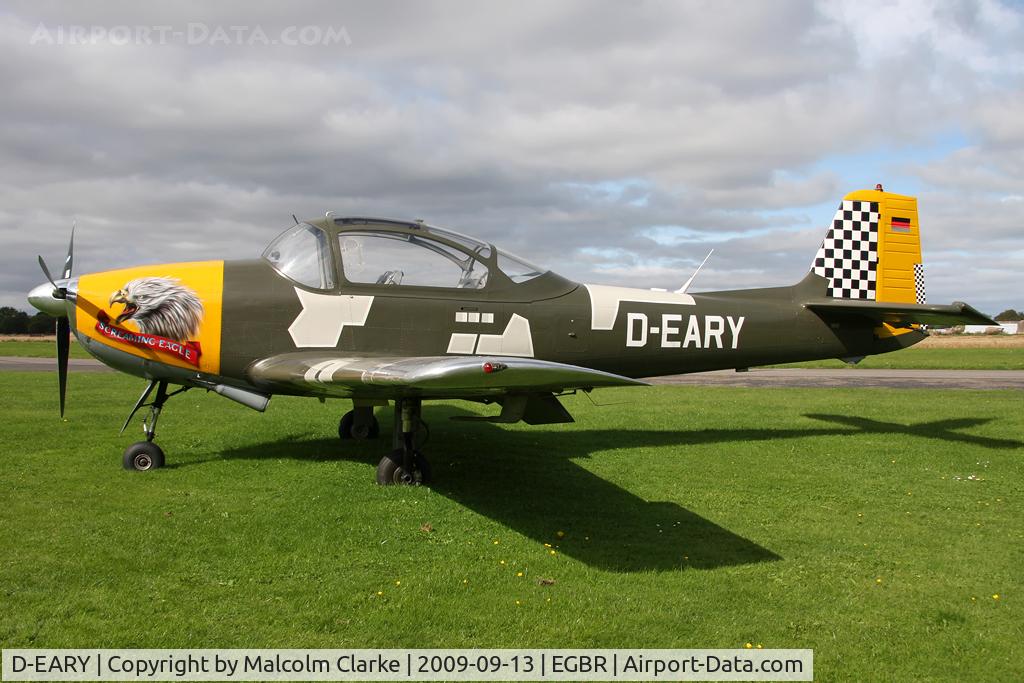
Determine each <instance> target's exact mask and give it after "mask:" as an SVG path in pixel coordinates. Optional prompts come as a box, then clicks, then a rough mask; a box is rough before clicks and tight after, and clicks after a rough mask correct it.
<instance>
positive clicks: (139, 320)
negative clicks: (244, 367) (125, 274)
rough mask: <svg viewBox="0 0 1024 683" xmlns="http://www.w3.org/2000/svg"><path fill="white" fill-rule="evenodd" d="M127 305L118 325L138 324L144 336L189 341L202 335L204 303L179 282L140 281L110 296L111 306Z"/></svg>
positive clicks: (162, 280)
mask: <svg viewBox="0 0 1024 683" xmlns="http://www.w3.org/2000/svg"><path fill="white" fill-rule="evenodd" d="M114 304H124V310H123V311H122V312H121V314H120V315H119V316H117V319H116V321H115V322H117V323H118V324H120V323H122V322H124V321H125V320H134V321H135V324H136V325H138V326H139V331H140V332H142V333H143V334H156V335H159V336H161V337H168V338H169V339H173V340H174V341H187V340H188V338H189V337H192V336H194V335H195V334H196V332H198V331H199V323H200V322H202V319H203V303H202V302H201V301H200V300H199V297H198V296H197V295H196V293H195V292H193V291H192V290H191V289H189V288H188V287H185V286H183V285H182V284H181V283H180V282H179V281H178V280H175V279H172V278H166V277H140V278H137V279H135V280H129V281H128V282H127V283H125V285H124V287H122V288H121V289H119V290H117V291H116V292H114V293H113V294H111V295H110V305H111V306H113V305H114Z"/></svg>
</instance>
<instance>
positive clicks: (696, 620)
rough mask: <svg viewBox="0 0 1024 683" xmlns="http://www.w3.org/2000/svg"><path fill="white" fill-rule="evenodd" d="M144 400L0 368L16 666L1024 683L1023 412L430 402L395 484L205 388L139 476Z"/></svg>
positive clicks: (878, 400)
mask: <svg viewBox="0 0 1024 683" xmlns="http://www.w3.org/2000/svg"><path fill="white" fill-rule="evenodd" d="M141 388H142V382H141V381H140V380H133V379H130V378H127V377H123V376H119V375H117V376H114V375H93V374H72V377H71V382H70V391H69V409H68V413H67V415H68V417H67V419H66V420H65V421H63V422H62V421H61V420H60V419H59V418H57V417H56V406H55V404H56V397H55V396H54V393H55V392H54V388H53V380H52V377H49V376H47V375H45V374H22V373H12V372H6V373H0V407H2V414H3V416H4V430H5V437H6V438H4V439H3V444H2V446H0V491H3V505H2V506H0V546H2V547H3V548H4V552H3V554H2V559H0V591H2V601H3V603H2V604H3V608H2V609H0V644H2V645H3V646H4V647H475V646H480V647H652V648H672V647H701V648H705V647H706V648H730V647H741V646H743V644H744V643H747V642H750V643H754V644H758V643H760V644H763V645H764V646H765V647H782V648H788V647H792V648H805V647H806V648H814V650H815V665H816V666H815V673H816V680H823V681H835V680H855V681H862V680H929V681H934V680H993V681H995V680H1015V679H1018V678H1019V675H1020V672H1021V671H1022V670H1024V650H1022V648H1021V647H1020V643H1021V642H1022V640H1024V610H1022V595H1024V593H1022V591H1021V588H1022V576H1024V575H1022V573H1021V567H1022V566H1024V527H1022V522H1021V520H1022V519H1024V495H1022V493H1024V492H1022V482H1024V457H1022V456H1024V436H1022V432H1024V411H1022V410H1021V407H1022V403H1021V394H1020V393H1019V392H996V391H986V392H968V391H946V392H942V391H923V390H868V389H850V390H827V389H813V390H803V389H770V390H758V389H738V388H718V387H694V388H682V387H654V388H640V389H619V390H608V391H603V392H597V393H596V394H595V396H596V398H597V401H598V403H605V404H613V405H607V406H604V407H597V406H594V405H592V404H591V403H590V402H589V401H588V400H587V399H586V398H584V397H579V398H568V399H566V404H567V407H569V409H570V410H571V411H572V412H573V413H574V415H575V416H576V418H577V424H575V425H558V426H541V427H528V426H525V425H512V426H496V425H492V424H487V423H465V422H463V423H456V422H451V421H449V420H447V419H446V418H447V417H451V416H453V415H458V414H464V413H465V412H466V411H467V410H469V408H467V405H466V404H461V403H451V404H437V405H435V404H428V405H427V407H426V409H425V412H424V416H425V418H426V419H427V420H428V421H429V422H430V425H431V427H432V438H431V439H430V441H429V443H428V444H427V445H426V447H425V449H424V450H425V451H426V452H427V453H428V455H429V456H430V457H431V460H432V463H433V466H434V471H435V476H436V483H435V485H434V486H433V487H430V488H426V487H424V488H403V487H389V488H381V487H378V486H376V485H375V484H373V483H372V482H373V477H374V465H375V463H376V461H377V460H378V459H379V457H380V455H381V453H382V452H383V450H384V448H385V445H386V444H385V442H363V443H359V442H348V443H344V444H342V443H340V442H338V440H337V439H336V436H335V434H336V424H337V423H336V420H337V418H338V416H339V414H340V413H341V412H342V411H343V410H345V409H347V404H346V403H343V402H328V403H327V405H326V406H324V405H321V404H319V403H318V402H316V401H313V400H308V399H290V398H284V397H277V398H275V399H274V400H273V401H272V402H271V406H270V408H269V410H268V412H267V413H266V414H264V415H259V414H256V413H254V412H251V411H249V410H247V409H245V408H242V407H240V406H237V405H235V404H233V403H231V402H229V401H226V400H224V399H222V398H220V397H217V396H214V395H212V394H203V393H200V392H198V391H192V392H189V393H188V394H185V395H184V396H181V397H178V398H175V399H172V401H171V403H170V404H169V406H168V409H167V410H166V412H165V414H164V416H163V417H162V418H161V424H160V438H159V439H158V441H159V442H160V444H161V445H162V446H163V447H164V449H165V451H167V454H168V462H169V466H168V467H167V468H165V469H163V470H159V471H155V472H150V473H145V474H140V473H133V472H132V473H130V472H125V471H123V470H122V469H121V467H120V456H121V451H122V450H123V448H124V447H125V446H127V445H128V443H130V442H131V441H133V440H134V439H136V438H138V436H139V431H138V426H137V425H133V426H132V427H131V431H130V434H134V435H133V436H129V435H125V436H122V437H118V436H117V429H118V427H119V425H120V422H121V420H122V419H123V416H124V415H125V414H126V413H127V411H128V409H129V408H130V406H131V404H132V402H133V401H134V399H135V397H136V394H137V392H138V391H140V390H141ZM620 402H625V403H620ZM616 403H618V405H614V404H616ZM640 406H642V407H643V410H637V408H638V407H640ZM382 416H383V417H384V419H383V420H382V422H383V427H384V430H383V431H384V432H385V433H387V429H388V427H389V425H390V419H389V418H388V417H386V413H383V414H382ZM424 524H430V525H431V527H432V531H424V530H422V529H421V527H422V525H424ZM560 532H562V533H563V534H564V536H562V535H560ZM546 544H547V545H546ZM548 545H550V546H552V547H550V548H549V547H548ZM520 573H521V574H522V575H521V576H520ZM541 578H545V579H553V580H554V584H553V585H540V584H539V580H540V579H541ZM995 595H998V596H999V597H998V599H995V598H994V597H993V596H995Z"/></svg>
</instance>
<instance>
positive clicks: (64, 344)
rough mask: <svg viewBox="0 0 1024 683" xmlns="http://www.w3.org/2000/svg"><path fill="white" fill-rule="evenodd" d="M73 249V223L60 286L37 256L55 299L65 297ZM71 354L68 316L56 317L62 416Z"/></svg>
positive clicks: (58, 379) (62, 415)
mask: <svg viewBox="0 0 1024 683" xmlns="http://www.w3.org/2000/svg"><path fill="white" fill-rule="evenodd" d="M74 251H75V224H74V223H72V225H71V241H70V242H68V256H67V258H66V259H65V260H64V272H63V275H62V277H61V280H62V281H63V282H65V286H64V287H60V286H58V285H57V283H56V282H54V280H53V276H52V275H50V269H49V268H47V267H46V261H44V260H43V257H42V256H40V257H39V267H40V268H42V269H43V275H45V276H46V279H47V280H49V282H50V284H51V285H53V298H55V299H67V298H68V288H67V285H66V282H67V280H68V279H69V278H70V277H71V269H72V265H73V263H74ZM70 355H71V321H70V320H69V319H68V316H67V315H66V314H65V315H64V316H61V317H58V318H57V385H58V386H59V387H60V416H61V417H64V402H65V396H66V395H67V389H68V357H69V356H70Z"/></svg>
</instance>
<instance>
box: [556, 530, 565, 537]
mask: <svg viewBox="0 0 1024 683" xmlns="http://www.w3.org/2000/svg"><path fill="white" fill-rule="evenodd" d="M555 536H558V537H559V538H565V532H564V531H556V532H555Z"/></svg>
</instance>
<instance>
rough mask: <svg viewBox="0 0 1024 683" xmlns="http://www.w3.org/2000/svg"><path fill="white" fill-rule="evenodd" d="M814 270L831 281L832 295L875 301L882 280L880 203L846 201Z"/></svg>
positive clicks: (839, 297)
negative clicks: (879, 278)
mask: <svg viewBox="0 0 1024 683" xmlns="http://www.w3.org/2000/svg"><path fill="white" fill-rule="evenodd" d="M812 270H813V272H814V273H815V274H816V275H820V276H822V277H823V278H825V279H826V280H828V289H827V294H828V296H831V297H834V298H837V299H869V300H871V301H874V299H875V283H876V282H877V281H878V202H862V201H851V200H843V203H842V204H840V205H839V209H838V210H837V211H836V215H835V218H833V219H832V228H831V229H830V230H829V231H828V235H826V236H825V241H824V242H822V243H821V247H820V248H819V249H818V254H817V256H815V258H814V267H813V269H812ZM919 296H920V295H919Z"/></svg>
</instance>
